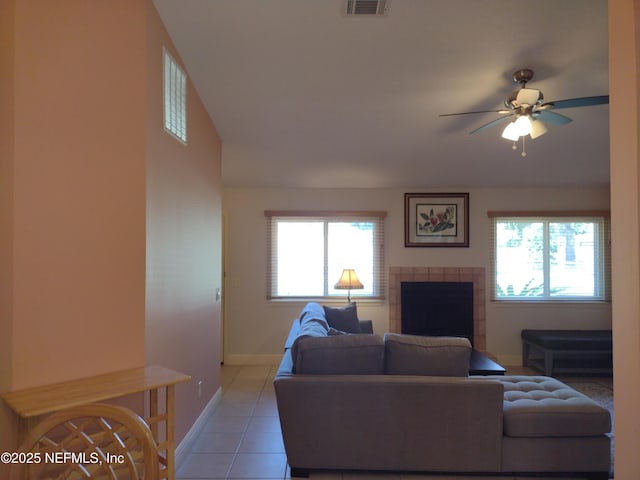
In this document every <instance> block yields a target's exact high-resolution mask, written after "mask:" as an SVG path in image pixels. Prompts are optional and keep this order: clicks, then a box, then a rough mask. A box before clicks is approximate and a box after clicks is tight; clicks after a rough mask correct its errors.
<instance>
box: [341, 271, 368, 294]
mask: <svg viewBox="0 0 640 480" xmlns="http://www.w3.org/2000/svg"><path fill="white" fill-rule="evenodd" d="M333 288H335V289H337V290H360V289H363V288H364V285H362V283H361V282H360V280H358V276H357V275H356V271H355V270H354V269H353V268H345V269H344V270H342V275H340V279H339V280H338V282H337V283H336V284H335V285H334V286H333Z"/></svg>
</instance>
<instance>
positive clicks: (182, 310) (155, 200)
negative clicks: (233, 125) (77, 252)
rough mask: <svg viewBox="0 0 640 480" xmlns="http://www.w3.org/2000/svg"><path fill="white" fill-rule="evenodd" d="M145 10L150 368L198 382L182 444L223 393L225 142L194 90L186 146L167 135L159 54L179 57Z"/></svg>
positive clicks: (183, 393)
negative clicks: (219, 292)
mask: <svg viewBox="0 0 640 480" xmlns="http://www.w3.org/2000/svg"><path fill="white" fill-rule="evenodd" d="M148 5H149V8H148V23H147V67H148V68H147V114H148V116H147V316H146V362H147V363H157V364H161V365H165V366H167V367H170V368H173V369H175V370H178V371H181V372H184V373H187V374H189V375H191V376H192V378H193V380H192V381H191V382H189V383H187V384H182V385H179V386H178V387H177V388H176V440H177V443H178V442H179V441H180V440H181V439H182V438H183V436H184V434H185V433H186V432H187V430H188V429H189V427H190V426H191V425H192V424H193V422H194V421H195V419H196V418H197V416H198V415H199V414H200V412H202V410H203V409H204V407H205V406H206V404H207V402H208V401H209V400H210V399H211V397H212V396H213V395H214V394H215V392H216V391H217V389H218V388H219V387H220V349H219V346H220V343H221V340H220V302H219V301H216V297H215V292H216V289H217V288H220V287H221V278H222V270H221V258H222V256H221V250H222V246H221V238H222V235H221V202H222V200H221V196H222V187H221V142H220V139H219V138H218V135H217V133H216V130H215V127H214V125H213V123H212V122H211V119H210V118H209V116H208V115H207V113H206V112H205V110H204V107H203V105H202V103H201V102H200V100H199V98H198V96H197V93H196V91H195V90H194V88H193V85H192V84H191V82H188V90H187V101H188V104H187V136H188V138H187V145H184V144H182V143H181V142H179V141H177V140H176V139H174V138H173V137H172V136H171V135H169V134H168V133H167V132H165V131H164V128H163V112H162V96H163V82H162V60H163V53H162V47H163V46H166V47H167V48H169V50H170V52H171V54H172V56H173V57H174V58H175V59H179V58H180V57H179V55H178V53H177V52H176V51H175V49H174V47H173V45H172V43H171V39H170V38H169V36H168V34H167V32H166V31H165V29H164V27H163V25H162V23H161V20H160V19H159V16H158V15H157V12H156V11H155V8H154V7H153V5H151V1H149V2H148ZM198 381H202V396H201V397H200V398H198V394H197V390H198V386H197V383H198Z"/></svg>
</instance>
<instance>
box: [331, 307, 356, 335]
mask: <svg viewBox="0 0 640 480" xmlns="http://www.w3.org/2000/svg"><path fill="white" fill-rule="evenodd" d="M324 314H325V317H326V319H327V323H328V324H329V327H331V328H335V329H336V330H340V331H342V332H347V333H361V331H360V321H359V320H358V310H357V308H356V304H355V302H353V303H350V304H349V305H347V306H345V307H327V306H325V307H324Z"/></svg>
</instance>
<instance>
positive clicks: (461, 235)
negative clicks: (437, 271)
mask: <svg viewBox="0 0 640 480" xmlns="http://www.w3.org/2000/svg"><path fill="white" fill-rule="evenodd" d="M404 246H405V247H468V246H469V194H468V193H405V194H404Z"/></svg>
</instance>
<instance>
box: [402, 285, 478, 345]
mask: <svg viewBox="0 0 640 480" xmlns="http://www.w3.org/2000/svg"><path fill="white" fill-rule="evenodd" d="M400 301H401V329H402V333H406V334H411V335H427V336H452V337H466V338H468V339H469V341H470V342H471V344H472V345H474V322H473V313H474V310H473V307H474V302H473V282H401V284H400Z"/></svg>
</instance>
